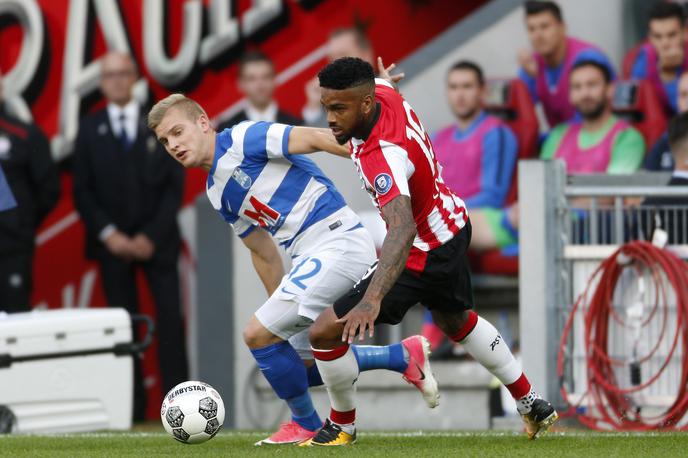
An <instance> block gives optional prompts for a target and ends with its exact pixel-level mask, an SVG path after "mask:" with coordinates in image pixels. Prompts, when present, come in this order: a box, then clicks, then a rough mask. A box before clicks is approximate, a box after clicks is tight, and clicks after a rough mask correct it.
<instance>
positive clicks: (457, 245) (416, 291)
mask: <svg viewBox="0 0 688 458" xmlns="http://www.w3.org/2000/svg"><path fill="white" fill-rule="evenodd" d="M470 242H471V223H470V222H468V223H466V225H465V226H464V227H463V228H462V229H461V230H460V231H459V233H458V234H457V235H456V236H455V237H454V238H453V239H452V240H450V241H449V242H447V243H445V244H444V245H442V246H441V247H438V248H435V249H434V250H432V251H430V252H429V253H428V257H427V260H426V263H425V269H424V270H423V272H422V273H420V274H418V273H416V272H411V271H409V270H408V269H404V270H403V271H402V272H401V275H399V278H398V279H397V281H396V283H394V285H393V286H392V288H391V289H390V290H389V291H388V292H387V294H386V295H385V297H384V298H383V299H382V306H381V307H380V314H379V315H378V317H377V320H375V323H376V324H381V323H386V324H398V323H401V320H402V319H403V318H404V315H406V312H407V311H408V309H410V308H411V307H413V306H414V305H416V304H418V303H420V304H423V305H424V306H425V307H427V308H428V309H430V310H440V311H446V312H457V313H458V312H463V311H464V310H470V309H471V308H473V286H472V284H471V271H470V267H469V264H468V258H467V255H466V251H467V250H468V245H469V244H470ZM376 266H377V263H375V264H373V266H372V267H371V268H370V269H369V270H368V272H367V273H366V275H365V276H364V277H363V279H362V280H361V281H359V282H358V283H357V284H356V285H354V287H353V288H351V290H350V291H349V292H348V293H346V294H345V295H344V296H342V297H340V298H339V299H338V300H337V302H335V303H334V312H335V314H336V315H337V318H341V317H343V316H344V315H346V314H347V313H348V312H349V310H351V309H352V308H354V307H355V306H356V305H357V304H358V303H359V302H360V301H361V299H363V295H364V294H365V292H366V289H367V288H368V285H369V284H370V281H371V279H372V278H373V273H374V271H375V268H376Z"/></svg>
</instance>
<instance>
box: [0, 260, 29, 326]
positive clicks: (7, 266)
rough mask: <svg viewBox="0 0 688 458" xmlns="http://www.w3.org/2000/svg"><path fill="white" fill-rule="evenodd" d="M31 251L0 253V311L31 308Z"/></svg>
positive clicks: (27, 309)
mask: <svg viewBox="0 0 688 458" xmlns="http://www.w3.org/2000/svg"><path fill="white" fill-rule="evenodd" d="M32 263H33V253H14V254H0V312H8V313H13V312H28V311H30V310H31V283H32V278H31V269H32Z"/></svg>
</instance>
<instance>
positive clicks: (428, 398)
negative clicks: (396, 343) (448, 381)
mask: <svg viewBox="0 0 688 458" xmlns="http://www.w3.org/2000/svg"><path fill="white" fill-rule="evenodd" d="M401 344H402V345H403V346H404V348H405V349H406V351H407V352H408V355H409V363H408V367H407V368H406V370H405V371H404V374H403V376H402V377H403V378H404V380H406V381H407V382H408V383H410V384H412V385H414V386H415V387H416V388H418V391H420V392H421V393H422V394H423V399H425V403H426V404H427V405H428V407H430V408H431V409H433V408H435V407H437V405H438V404H439V403H440V393H439V388H438V387H437V380H435V376H434V375H433V373H432V369H431V368H430V342H428V339H426V338H425V337H423V336H411V337H408V338H406V339H404V340H402V341H401Z"/></svg>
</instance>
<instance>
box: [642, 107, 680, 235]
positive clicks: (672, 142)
mask: <svg viewBox="0 0 688 458" xmlns="http://www.w3.org/2000/svg"><path fill="white" fill-rule="evenodd" d="M668 139H669V148H670V150H671V154H672V155H673V158H674V165H675V167H674V171H673V173H672V175H671V179H670V180H669V183H667V186H688V112H684V113H681V114H679V115H677V116H676V117H675V118H674V119H673V120H672V121H671V123H670V124H669V133H668ZM642 205H643V207H645V209H647V210H650V213H649V218H647V216H648V215H647V214H645V215H644V216H646V217H645V218H643V219H644V220H645V221H642V222H641V226H642V227H643V228H647V227H650V228H652V229H651V230H650V231H645V236H646V237H647V238H649V239H651V238H652V230H653V229H654V228H655V227H656V226H657V225H660V226H661V227H662V229H663V230H665V231H666V232H667V235H668V243H669V244H672V245H673V244H687V243H688V195H685V196H680V197H678V196H677V197H650V198H647V199H645V201H644V202H643V204H642ZM648 219H649V221H648Z"/></svg>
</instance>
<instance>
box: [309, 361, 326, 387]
mask: <svg viewBox="0 0 688 458" xmlns="http://www.w3.org/2000/svg"><path fill="white" fill-rule="evenodd" d="M307 371H308V386H322V385H324V384H325V383H324V382H323V379H322V377H321V376H320V372H319V371H318V365H317V364H313V365H312V366H311V367H309V368H308V369H307Z"/></svg>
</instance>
